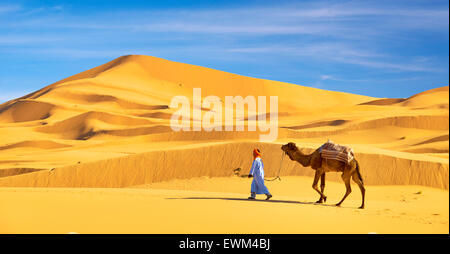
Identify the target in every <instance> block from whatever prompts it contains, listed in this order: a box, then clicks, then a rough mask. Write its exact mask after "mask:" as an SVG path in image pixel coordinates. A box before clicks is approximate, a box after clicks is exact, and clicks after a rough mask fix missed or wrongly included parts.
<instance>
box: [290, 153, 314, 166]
mask: <svg viewBox="0 0 450 254" xmlns="http://www.w3.org/2000/svg"><path fill="white" fill-rule="evenodd" d="M292 159H294V160H295V161H298V162H299V163H300V164H302V166H303V167H309V166H310V165H311V156H310V155H305V154H303V153H302V152H300V151H299V150H297V151H295V152H294V153H293V154H292Z"/></svg>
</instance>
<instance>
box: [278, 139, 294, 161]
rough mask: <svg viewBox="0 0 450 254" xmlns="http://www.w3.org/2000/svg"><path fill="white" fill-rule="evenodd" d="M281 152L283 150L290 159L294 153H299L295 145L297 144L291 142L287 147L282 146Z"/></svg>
mask: <svg viewBox="0 0 450 254" xmlns="http://www.w3.org/2000/svg"><path fill="white" fill-rule="evenodd" d="M281 150H283V152H285V153H286V154H287V155H289V157H291V156H292V154H293V153H294V152H296V151H298V148H297V146H296V145H295V143H292V142H289V143H287V144H285V145H282V146H281ZM291 159H292V157H291Z"/></svg>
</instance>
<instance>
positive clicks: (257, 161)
mask: <svg viewBox="0 0 450 254" xmlns="http://www.w3.org/2000/svg"><path fill="white" fill-rule="evenodd" d="M248 177H249V178H250V177H253V181H252V187H251V190H250V191H251V196H250V197H248V199H255V198H256V194H266V196H267V198H266V200H269V199H270V198H271V197H272V195H271V194H270V192H269V190H268V189H267V187H266V186H265V185H264V164H263V163H262V160H261V151H259V149H257V148H255V149H254V150H253V164H252V168H251V169H250V174H249V175H248Z"/></svg>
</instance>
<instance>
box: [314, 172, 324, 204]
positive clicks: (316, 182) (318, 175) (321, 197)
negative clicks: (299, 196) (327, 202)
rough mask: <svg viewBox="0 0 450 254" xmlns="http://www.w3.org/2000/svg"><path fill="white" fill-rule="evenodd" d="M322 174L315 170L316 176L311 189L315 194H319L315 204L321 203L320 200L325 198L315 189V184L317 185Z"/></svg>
mask: <svg viewBox="0 0 450 254" xmlns="http://www.w3.org/2000/svg"><path fill="white" fill-rule="evenodd" d="M322 174H323V172H321V171H319V170H316V174H315V175H314V182H313V185H312V187H313V189H314V190H316V191H317V193H319V194H320V199H319V200H318V201H317V202H316V203H322V202H321V200H323V199H324V198H326V197H325V195H323V193H322V192H321V191H320V190H319V188H318V187H317V184H318V183H319V179H320V176H321V175H322Z"/></svg>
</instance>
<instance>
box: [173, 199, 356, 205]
mask: <svg viewBox="0 0 450 254" xmlns="http://www.w3.org/2000/svg"><path fill="white" fill-rule="evenodd" d="M166 199H190V200H230V201H241V202H268V203H283V204H300V205H319V206H328V207H337V206H336V205H334V204H324V203H316V202H302V201H293V200H276V199H271V200H264V199H248V198H222V197H186V198H166ZM339 208H351V207H339Z"/></svg>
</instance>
